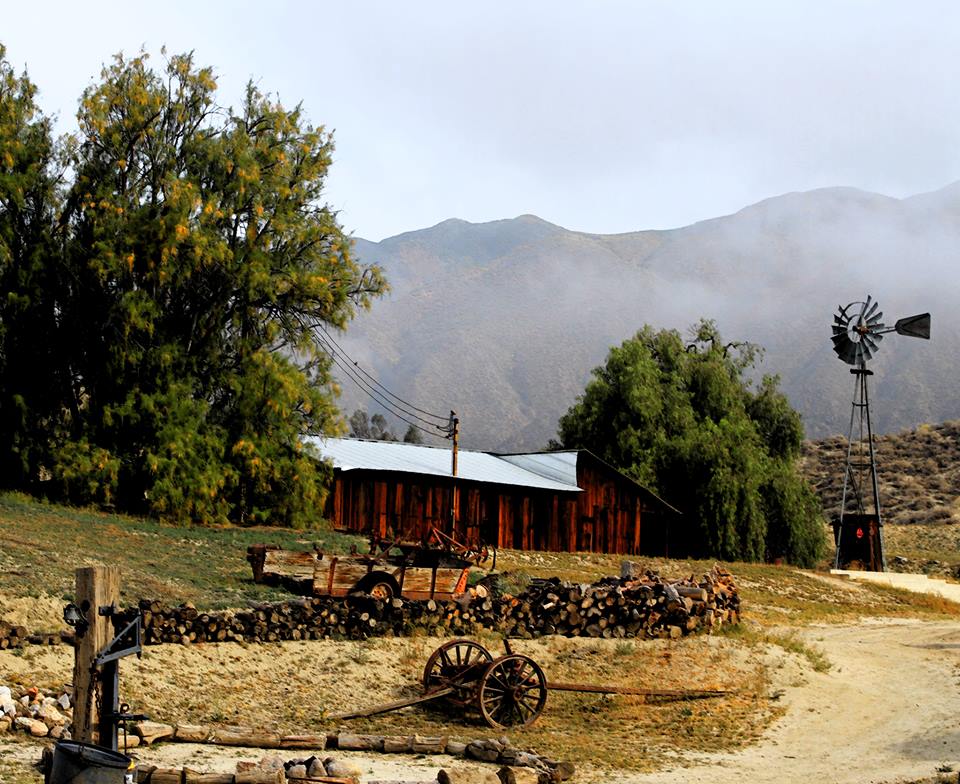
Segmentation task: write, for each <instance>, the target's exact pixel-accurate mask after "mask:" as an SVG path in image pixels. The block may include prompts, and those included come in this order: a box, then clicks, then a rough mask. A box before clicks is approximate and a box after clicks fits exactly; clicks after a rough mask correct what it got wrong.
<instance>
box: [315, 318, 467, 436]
mask: <svg viewBox="0 0 960 784" xmlns="http://www.w3.org/2000/svg"><path fill="white" fill-rule="evenodd" d="M317 337H318V338H319V341H320V343H321V346H322V347H323V348H324V350H325V351H326V352H327V354H328V355H329V356H330V359H331V360H332V361H333V362H334V364H336V366H337V367H339V368H340V369H341V370H342V371H343V372H344V373H345V374H346V375H347V378H349V379H350V380H351V381H353V382H354V383H355V384H356V385H357V386H359V387H360V389H361V391H363V392H364V393H365V394H366V395H367V396H368V397H369V398H370V399H371V400H373V401H374V402H376V403H378V404H379V405H381V406H383V407H384V408H385V409H386V410H387V411H389V412H390V413H391V414H393V415H394V416H396V417H397V418H398V419H400V420H401V421H403V422H406V423H407V424H408V425H410V426H411V427H414V428H416V429H417V430H420V431H421V432H423V433H427V434H429V435H437V433H439V434H441V435H443V436H445V437H446V436H448V435H449V432H450V428H449V425H448V424H447V423H444V425H442V426H441V425H438V424H435V423H433V422H429V421H428V420H426V419H423V418H422V417H419V416H417V415H416V414H412V413H410V412H409V411H406V410H404V409H401V408H400V407H399V406H397V405H396V404H395V403H393V402H392V401H391V400H389V399H388V398H386V397H385V396H384V395H383V394H382V393H380V392H378V391H377V390H376V389H375V388H373V387H372V386H371V385H370V384H369V383H368V382H367V381H365V380H364V378H363V377H362V376H360V375H359V374H358V373H357V372H356V371H355V369H354V366H351V365H350V364H347V363H346V362H345V361H343V360H342V359H341V358H340V357H339V356H338V353H337V352H336V351H335V350H334V349H333V347H332V346H331V345H330V344H329V343H327V342H326V340H324V339H323V338H321V337H320V336H319V335H318V336H317ZM356 368H357V369H359V366H356ZM408 417H413V418H415V419H418V420H419V421H420V422H423V423H424V424H425V425H428V426H429V427H431V428H433V430H428V429H427V428H425V427H422V426H421V425H418V424H417V423H416V422H413V421H412V420H411V419H409V418H408ZM448 421H449V420H448ZM434 431H437V432H434Z"/></svg>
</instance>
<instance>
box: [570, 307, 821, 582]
mask: <svg viewBox="0 0 960 784" xmlns="http://www.w3.org/2000/svg"><path fill="white" fill-rule="evenodd" d="M756 359H757V348H756V347H755V346H753V345H751V344H734V343H728V344H724V342H723V340H722V338H721V336H720V334H719V332H718V331H717V328H716V326H715V325H714V324H713V323H712V322H709V321H703V322H701V323H700V324H699V325H697V327H696V328H695V330H694V336H693V339H692V341H691V342H689V343H685V342H684V341H683V339H682V338H681V336H680V334H679V333H678V332H676V331H672V330H663V331H659V332H655V331H654V330H653V329H652V328H650V327H644V328H643V329H642V330H641V331H640V332H638V333H637V334H636V335H635V336H634V337H632V338H630V339H629V340H626V341H624V343H623V344H622V345H620V346H617V347H614V348H612V349H611V350H610V353H609V355H608V357H607V361H606V364H605V365H603V366H601V367H598V368H596V369H595V370H594V371H593V378H592V379H591V381H590V382H589V383H588V384H587V387H586V390H585V391H584V393H583V394H582V395H581V396H580V397H579V398H578V399H577V401H576V403H575V404H574V405H573V406H572V407H571V408H570V410H569V411H567V413H566V414H564V415H563V417H561V419H560V424H559V436H560V441H561V443H562V445H563V446H564V447H568V448H587V449H590V450H591V451H592V452H594V453H596V454H597V455H598V456H599V457H601V458H603V459H604V460H606V461H608V462H610V463H612V464H613V465H615V466H617V467H618V468H620V469H621V470H623V471H625V472H626V473H627V474H629V475H630V476H633V477H634V478H635V479H637V480H638V481H640V482H642V483H644V484H646V485H647V486H649V487H651V488H652V489H654V490H656V491H658V492H660V493H661V494H662V495H663V496H664V497H665V498H666V499H668V500H669V501H670V502H671V503H673V504H674V505H675V506H677V507H678V508H680V509H681V510H682V511H683V517H682V519H681V520H680V521H679V525H680V528H681V531H680V532H678V533H679V538H680V539H681V540H682V544H681V547H683V548H684V549H685V550H686V551H687V552H688V553H689V554H690V555H695V556H715V557H721V558H725V559H728V560H738V559H741V560H751V561H752V560H761V559H775V558H785V559H787V560H789V561H791V562H794V563H798V564H802V565H806V566H810V565H812V564H813V563H814V562H816V560H817V559H818V558H819V557H820V556H821V554H822V552H823V547H824V535H823V521H822V519H821V516H820V512H819V507H818V504H817V503H816V498H815V497H814V494H813V491H812V490H811V488H810V487H809V485H808V484H807V483H806V482H805V481H804V480H803V478H802V477H801V476H800V475H799V473H798V471H797V469H796V460H797V457H798V455H799V451H800V443H801V441H802V439H803V427H802V424H801V421H800V416H799V414H797V413H796V412H795V411H794V410H793V409H792V408H791V407H790V405H789V403H788V401H787V400H786V398H785V397H784V395H783V394H782V393H781V392H780V391H779V390H778V389H777V383H778V382H777V379H776V378H773V377H765V378H764V379H763V381H762V382H761V384H760V385H759V388H758V389H756V390H755V391H754V390H753V389H752V388H751V385H750V383H749V381H748V380H747V371H748V370H750V369H751V368H752V367H753V366H754V364H755V361H756ZM672 538H673V539H674V541H676V540H677V538H678V537H677V536H676V534H673V536H672Z"/></svg>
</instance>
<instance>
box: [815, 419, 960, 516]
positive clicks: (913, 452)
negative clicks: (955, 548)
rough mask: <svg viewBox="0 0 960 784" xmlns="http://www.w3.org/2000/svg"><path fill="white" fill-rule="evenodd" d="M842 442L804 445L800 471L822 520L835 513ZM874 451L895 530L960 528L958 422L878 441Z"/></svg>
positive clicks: (886, 511) (840, 479)
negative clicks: (813, 491)
mask: <svg viewBox="0 0 960 784" xmlns="http://www.w3.org/2000/svg"><path fill="white" fill-rule="evenodd" d="M846 452H847V442H846V439H845V438H843V437H840V436H833V437H832V438H826V439H823V440H821V441H808V442H806V443H805V444H804V447H803V461H802V466H803V471H804V473H805V474H806V476H807V478H808V479H809V480H810V482H811V483H812V484H813V486H814V487H815V488H816V490H817V494H818V495H819V496H820V498H821V501H822V503H823V509H824V511H825V513H826V514H827V515H833V514H835V513H836V512H837V511H839V508H840V500H841V495H842V492H843V467H844V461H845V460H846ZM875 452H876V460H877V466H878V480H879V483H880V498H881V505H882V508H883V513H884V518H885V519H886V521H887V522H888V523H893V524H895V525H908V524H924V525H943V524H946V525H949V524H952V523H960V503H958V491H957V488H958V487H960V420H955V421H952V422H944V423H942V424H939V425H920V426H919V427H917V428H916V429H915V430H905V431H903V432H901V433H897V434H894V435H886V436H878V437H877V438H876V440H875Z"/></svg>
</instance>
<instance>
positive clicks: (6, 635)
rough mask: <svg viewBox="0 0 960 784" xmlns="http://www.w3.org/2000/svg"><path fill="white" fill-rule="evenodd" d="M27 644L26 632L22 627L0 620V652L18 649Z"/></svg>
mask: <svg viewBox="0 0 960 784" xmlns="http://www.w3.org/2000/svg"><path fill="white" fill-rule="evenodd" d="M25 642H27V630H26V629H25V628H24V627H22V626H14V625H13V624H12V623H7V622H6V621H2V620H0V651H3V650H6V649H7V648H19V647H20V646H21V645H23V644H24V643H25Z"/></svg>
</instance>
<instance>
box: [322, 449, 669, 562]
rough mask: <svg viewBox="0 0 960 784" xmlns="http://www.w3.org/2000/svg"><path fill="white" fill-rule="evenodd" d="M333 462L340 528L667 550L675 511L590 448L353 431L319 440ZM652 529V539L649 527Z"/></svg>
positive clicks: (503, 543) (626, 550) (544, 545)
mask: <svg viewBox="0 0 960 784" xmlns="http://www.w3.org/2000/svg"><path fill="white" fill-rule="evenodd" d="M312 443H313V444H314V445H315V446H316V447H317V449H318V450H319V452H320V454H321V456H322V457H323V458H324V459H325V460H327V461H329V462H330V463H331V464H332V465H333V469H334V479H333V488H332V492H331V493H330V495H329V499H328V507H327V511H326V514H327V517H328V518H329V519H330V520H331V521H333V523H334V526H335V527H336V528H338V529H341V530H348V531H354V532H357V533H368V532H373V533H376V534H378V535H380V536H398V537H402V538H404V539H410V540H417V539H421V538H423V537H425V536H428V535H429V533H430V531H431V529H432V528H434V527H436V528H438V529H440V530H441V531H443V532H444V533H447V534H449V535H451V536H453V537H454V538H455V539H457V540H459V541H462V542H464V543H470V544H474V543H483V544H489V545H494V546H496V547H506V548H514V549H519V550H554V551H567V552H575V551H591V552H598V553H623V554H639V553H641V552H644V553H659V554H662V552H663V545H662V541H663V538H664V532H665V531H666V530H668V527H669V524H670V518H671V517H672V516H673V515H675V514H677V511H676V510H675V509H673V507H671V506H670V505H669V504H667V503H665V502H664V501H662V500H661V499H660V498H658V497H657V496H656V495H654V494H653V493H652V492H651V491H650V490H648V489H646V488H645V487H643V486H642V485H639V484H637V483H636V482H634V481H633V480H632V479H630V478H629V477H627V476H625V475H624V474H622V473H620V472H619V471H618V470H616V469H615V468H613V467H612V466H610V465H608V464H607V463H605V462H603V461H602V460H600V459H599V458H597V457H595V456H594V455H593V454H591V453H590V452H587V451H585V450H569V451H559V452H535V453H525V454H493V453H489V452H474V451H466V450H460V451H459V453H458V461H457V462H458V469H457V476H452V469H451V462H452V461H451V451H450V450H449V449H444V448H438V447H431V446H420V445H413V444H402V443H397V442H390V441H367V440H360V439H349V438H325V439H315V440H313V441H312ZM648 526H649V527H650V528H651V529H652V530H651V531H650V533H651V536H649V537H648V538H649V539H650V542H649V545H650V546H649V547H648V546H645V544H646V543H645V541H644V536H643V535H642V533H643V531H644V528H645V527H648Z"/></svg>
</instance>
